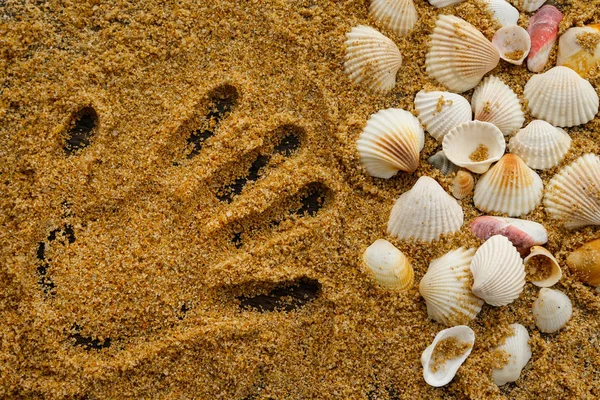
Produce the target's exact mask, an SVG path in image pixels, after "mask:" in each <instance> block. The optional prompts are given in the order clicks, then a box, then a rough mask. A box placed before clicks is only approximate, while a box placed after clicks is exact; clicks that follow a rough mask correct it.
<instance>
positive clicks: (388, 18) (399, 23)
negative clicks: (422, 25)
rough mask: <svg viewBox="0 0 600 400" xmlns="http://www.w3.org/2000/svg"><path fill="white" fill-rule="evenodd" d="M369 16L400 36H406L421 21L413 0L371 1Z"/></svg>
mask: <svg viewBox="0 0 600 400" xmlns="http://www.w3.org/2000/svg"><path fill="white" fill-rule="evenodd" d="M369 15H370V16H371V17H373V19H375V20H376V21H377V22H379V23H380V24H381V25H383V26H384V27H385V28H387V29H389V30H390V31H392V32H394V33H395V34H396V35H398V36H404V35H406V34H407V33H408V32H409V31H410V30H411V29H412V28H413V27H414V26H415V24H416V23H417V21H418V20H419V14H418V13H417V9H416V8H415V5H414V3H413V0H371V5H370V6H369Z"/></svg>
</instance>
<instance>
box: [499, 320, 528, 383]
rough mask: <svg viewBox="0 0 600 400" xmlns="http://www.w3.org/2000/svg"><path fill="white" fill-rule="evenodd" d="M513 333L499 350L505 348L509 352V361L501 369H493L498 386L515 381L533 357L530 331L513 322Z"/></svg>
mask: <svg viewBox="0 0 600 400" xmlns="http://www.w3.org/2000/svg"><path fill="white" fill-rule="evenodd" d="M510 327H511V328H512V329H513V331H514V332H513V334H512V335H510V336H509V337H507V338H506V341H505V342H504V343H503V344H501V345H500V346H498V347H496V349H497V350H503V351H505V352H506V353H507V354H508V357H509V358H508V362H507V363H506V364H505V365H504V366H503V367H502V368H500V369H494V370H492V379H493V380H494V383H495V384H496V385H498V386H502V385H504V384H506V383H508V382H514V381H516V380H517V379H519V376H521V371H522V370H523V367H525V365H527V363H528V362H529V360H530V359H531V354H532V353H531V346H530V345H529V332H527V329H526V328H525V327H524V326H523V325H521V324H512V325H510Z"/></svg>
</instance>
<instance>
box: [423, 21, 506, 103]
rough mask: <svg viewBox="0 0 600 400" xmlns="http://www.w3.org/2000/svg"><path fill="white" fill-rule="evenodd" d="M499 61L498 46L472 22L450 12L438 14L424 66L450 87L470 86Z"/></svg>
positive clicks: (460, 89) (461, 89) (459, 90)
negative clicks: (449, 13) (448, 13)
mask: <svg viewBox="0 0 600 400" xmlns="http://www.w3.org/2000/svg"><path fill="white" fill-rule="evenodd" d="M499 61H500V56H499V54H498V50H496V48H495V47H494V46H492V44H491V43H490V41H489V40H487V39H486V38H485V36H483V34H482V33H481V32H479V31H478V30H477V28H475V27H474V26H473V25H471V24H469V23H468V22H467V21H465V20H463V19H461V18H458V17H455V16H453V15H440V16H439V17H438V19H437V21H436V22H435V28H434V29H433V33H432V34H431V44H430V47H429V50H428V51H427V55H426V57H425V66H426V69H427V73H428V74H429V75H430V76H432V77H433V78H435V79H437V80H438V81H439V82H441V83H442V84H444V85H446V86H447V87H448V89H450V91H452V92H464V91H467V90H469V89H472V88H474V87H475V86H477V84H478V83H479V81H481V78H483V76H484V75H485V74H487V73H488V72H490V71H491V70H493V69H494V68H495V67H496V65H498V62H499Z"/></svg>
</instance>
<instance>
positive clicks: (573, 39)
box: [556, 24, 600, 77]
mask: <svg viewBox="0 0 600 400" xmlns="http://www.w3.org/2000/svg"><path fill="white" fill-rule="evenodd" d="M586 38H600V24H595V25H587V26H584V27H574V28H569V29H567V30H566V31H565V33H563V34H562V35H560V40H559V41H558V57H557V59H556V65H562V66H565V67H569V68H571V69H572V70H574V71H575V72H577V73H578V74H579V75H581V76H582V77H585V76H586V75H587V73H588V72H589V71H590V70H591V69H592V68H594V67H595V66H596V65H598V63H600V40H598V42H597V44H596V45H595V46H593V43H594V41H591V43H590V42H587V44H585V45H584V47H582V44H584V43H586V40H585V39H586Z"/></svg>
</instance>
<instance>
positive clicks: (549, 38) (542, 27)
mask: <svg viewBox="0 0 600 400" xmlns="http://www.w3.org/2000/svg"><path fill="white" fill-rule="evenodd" d="M562 18H563V15H562V13H561V12H560V11H558V9H557V8H556V7H554V6H549V5H546V6H544V7H542V8H540V9H539V10H538V12H536V13H535V14H534V15H532V16H531V18H529V25H528V26H527V32H529V36H530V37H531V50H530V51H529V56H528V57H527V69H529V70H530V71H531V72H541V71H542V70H543V69H544V67H545V66H546V63H547V62H548V57H550V51H551V50H552V47H553V46H554V43H555V42H556V35H557V34H558V24H559V23H560V21H562Z"/></svg>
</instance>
